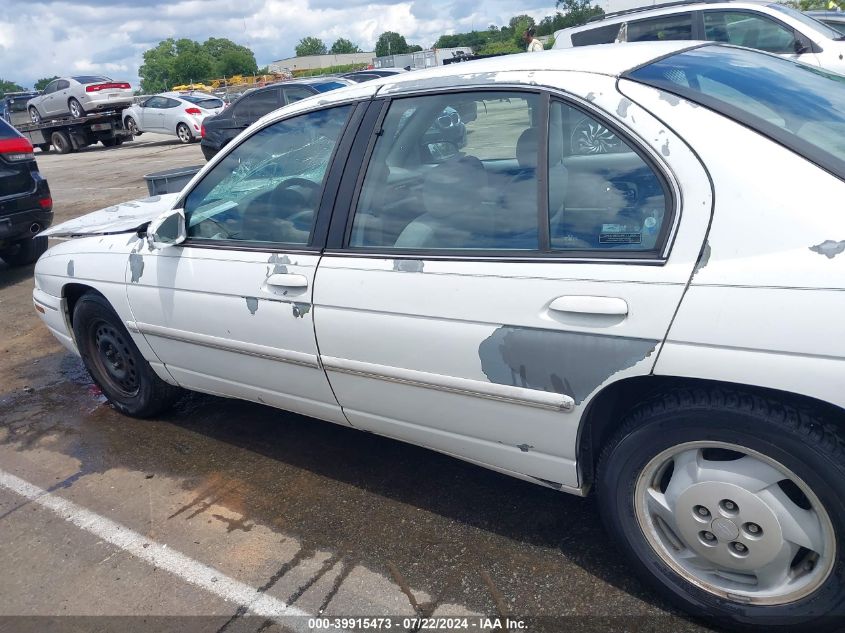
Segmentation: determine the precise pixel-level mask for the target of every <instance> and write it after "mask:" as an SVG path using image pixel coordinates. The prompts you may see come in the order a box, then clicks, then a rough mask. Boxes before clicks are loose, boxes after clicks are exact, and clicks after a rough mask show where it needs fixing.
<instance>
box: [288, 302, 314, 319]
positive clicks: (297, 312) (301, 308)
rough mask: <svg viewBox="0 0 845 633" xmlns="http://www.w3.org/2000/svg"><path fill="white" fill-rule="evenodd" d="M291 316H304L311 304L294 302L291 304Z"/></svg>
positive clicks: (300, 317)
mask: <svg viewBox="0 0 845 633" xmlns="http://www.w3.org/2000/svg"><path fill="white" fill-rule="evenodd" d="M292 305H293V316H294V317H296V318H298V319H302V318H304V317H305V315H306V314H308V313H309V312H311V304H310V303H296V302H294V303H293V304H292Z"/></svg>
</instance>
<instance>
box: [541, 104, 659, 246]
mask: <svg viewBox="0 0 845 633" xmlns="http://www.w3.org/2000/svg"><path fill="white" fill-rule="evenodd" d="M548 165H549V174H548V183H549V239H550V243H551V247H552V249H553V250H566V251H573V250H576V251H577V250H624V251H653V250H655V249H656V248H658V247H659V246H660V245H661V243H662V241H663V240H662V237H663V235H664V234H665V232H666V231H667V230H668V223H669V216H670V210H671V206H670V205H671V196H670V195H669V192H668V190H667V189H666V185H665V184H664V180H663V178H661V177H660V176H659V175H658V174H657V172H656V171H655V170H654V168H653V167H652V166H651V165H650V164H649V163H648V162H646V161H645V160H644V159H643V158H642V157H641V156H640V154H639V153H637V152H636V151H634V149H633V148H632V147H631V146H630V145H629V144H628V143H627V142H626V141H625V140H624V139H623V138H620V137H619V136H618V135H617V134H616V133H615V132H614V131H613V130H611V129H609V128H608V127H607V126H605V125H604V124H603V123H602V122H601V121H599V120H598V119H596V118H594V117H593V116H591V115H589V114H587V113H585V112H583V111H582V110H580V109H578V108H576V107H574V106H571V105H568V104H566V103H562V102H559V101H554V102H552V104H551V108H550V111H549V160H548Z"/></svg>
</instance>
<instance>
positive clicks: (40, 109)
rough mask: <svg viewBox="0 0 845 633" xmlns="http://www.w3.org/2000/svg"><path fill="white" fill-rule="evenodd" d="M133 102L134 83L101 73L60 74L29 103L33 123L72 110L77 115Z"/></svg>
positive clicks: (82, 115) (65, 113) (120, 106)
mask: <svg viewBox="0 0 845 633" xmlns="http://www.w3.org/2000/svg"><path fill="white" fill-rule="evenodd" d="M130 103H132V86H130V85H129V83H128V82H126V81H115V80H113V79H109V78H108V77H102V76H100V75H78V76H76V77H60V78H58V79H54V80H53V81H51V82H50V83H48V84H47V85H46V86H45V88H44V90H42V91H41V94H39V95H38V96H37V97H33V98H32V99H30V100H29V101H28V102H27V104H26V106H27V110H29V117H30V119H32V122H33V123H40V122H41V120H42V119H47V118H51V117H56V116H65V115H67V114H70V116H72V117H73V118H74V119H79V118H81V117H84V116H85V115H86V114H88V113H89V112H94V111H96V110H115V109H119V108H124V107H126V106H127V105H129V104H130Z"/></svg>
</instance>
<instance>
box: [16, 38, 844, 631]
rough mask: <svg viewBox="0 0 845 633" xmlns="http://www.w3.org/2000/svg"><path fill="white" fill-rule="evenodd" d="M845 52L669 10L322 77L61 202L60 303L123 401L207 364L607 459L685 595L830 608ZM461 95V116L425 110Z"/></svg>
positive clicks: (414, 430) (51, 322)
mask: <svg viewBox="0 0 845 633" xmlns="http://www.w3.org/2000/svg"><path fill="white" fill-rule="evenodd" d="M840 79H841V78H838V77H836V76H831V75H828V74H826V73H824V72H822V71H819V70H818V69H811V68H809V67H806V66H803V65H799V64H795V63H792V62H790V61H787V60H784V59H781V58H778V57H776V56H772V55H768V54H766V53H762V52H758V51H752V50H748V49H743V48H736V47H730V46H724V45H714V44H702V43H694V42H692V43H691V42H652V43H643V44H627V45H624V46H623V45H610V46H596V47H585V48H579V49H574V50H567V51H548V52H545V53H540V54H531V55H514V56H509V57H504V58H502V57H499V58H496V59H491V60H480V61H477V62H469V63H465V64H455V65H453V66H447V67H442V68H437V69H430V70H426V71H419V72H414V73H407V74H402V75H397V76H393V77H388V78H384V79H381V80H376V81H372V82H367V83H362V84H359V85H357V86H354V87H349V88H345V89H341V90H337V91H334V92H330V93H326V94H322V95H320V96H319V98H314V99H306V100H303V101H301V102H298V103H295V104H292V105H290V106H287V107H285V108H282V109H280V110H277V111H275V112H272V113H270V114H268V115H267V116H265V117H263V118H262V119H260V120H259V121H258V122H257V123H255V124H254V125H252V126H250V127H249V128H248V129H247V130H246V131H245V132H243V133H242V134H241V135H240V136H238V137H237V138H236V139H235V141H233V142H232V143H231V144H230V145H229V146H227V147H226V148H225V149H224V150H223V151H222V152H221V153H220V154H218V155H217V156H216V157H215V158H214V159H213V160H211V161H210V162H209V163H208V165H206V166H205V168H204V169H203V170H202V171H201V172H200V173H199V174H198V175H197V176H196V177H195V178H194V179H193V180H192V181H191V183H189V184H188V186H187V187H186V188H185V189H184V190H183V191H182V192H181V193H179V194H171V195H167V196H160V197H155V198H148V199H144V200H139V201H135V202H132V203H127V204H125V205H119V206H117V207H111V208H109V209H106V210H104V211H100V212H97V213H94V214H91V215H89V216H85V217H82V218H79V219H77V220H72V221H70V222H67V223H65V224H62V225H59V226H57V227H55V228H52V229H50V230H49V231H47V232H46V234H51V235H65V236H76V237H79V238H80V239H76V240H69V241H65V242H63V243H61V244H59V245H57V246H54V247H53V248H51V249H50V250H49V251H47V253H46V254H45V255H43V256H42V257H41V259H40V260H39V261H38V264H37V266H36V269H35V290H34V293H33V298H34V302H35V308H36V310H37V311H38V313H39V315H40V317H41V318H42V319H43V321H44V323H45V324H46V325H47V327H48V328H49V329H50V330H51V331H52V332H53V334H54V335H55V336H56V337H57V338H58V339H59V340H60V341H61V342H62V343H63V344H64V345H65V346H66V347H67V348H68V349H69V350H72V351H73V352H76V353H78V354H80V355H81V356H82V359H83V360H84V362H85V365H86V366H87V368H88V370H89V371H90V373H91V376H92V377H93V379H94V380H95V381H96V382H97V384H99V385H100V386H101V387H102V390H103V392H104V393H105V394H106V396H107V397H108V398H109V400H110V401H111V403H112V404H113V406H114V407H115V408H117V409H118V410H119V411H122V412H124V413H126V414H127V415H132V416H137V417H149V416H154V415H157V414H158V413H160V412H161V411H163V410H164V409H166V408H167V407H168V406H169V405H170V404H171V403H173V402H174V401H175V400H176V399H177V398H178V397H179V395H180V390H181V389H190V390H196V391H202V392H207V393H213V394H218V395H221V396H228V397H232V398H242V399H245V400H252V401H256V402H262V403H265V404H268V405H271V406H275V407H279V408H281V409H287V410H290V411H295V412H298V413H302V414H305V415H309V416H313V417H315V418H319V419H322V420H328V421H331V422H334V423H337V424H342V425H350V426H352V427H355V428H359V429H363V430H366V431H370V432H374V433H379V434H382V435H386V436H389V437H393V438H397V439H400V440H403V441H407V442H412V443H414V444H419V445H422V446H426V447H429V448H431V449H434V450H437V451H442V452H444V453H448V454H450V455H453V456H455V457H458V458H461V459H465V460H468V461H470V462H473V463H476V464H478V465H481V466H485V467H487V468H492V469H495V470H498V471H500V472H504V473H507V474H510V475H513V476H515V477H519V478H521V479H524V480H527V481H530V482H534V483H536V484H539V485H543V486H547V487H550V488H553V489H555V490H560V491H562V492H569V493H574V494H577V495H586V494H587V493H588V491H590V490H591V489H593V490H595V491H596V492H597V496H598V505H599V508H600V510H601V512H602V515H603V518H604V520H605V524H606V526H607V529H608V531H609V533H610V534H611V535H612V536H613V537H614V539H615V541H616V543H617V544H618V545H619V546H620V548H621V549H622V550H623V551H625V552H626V553H627V555H628V558H629V560H630V562H631V564H632V565H633V566H634V568H635V569H636V571H637V573H638V574H640V575H642V576H643V577H646V578H648V579H650V580H651V581H652V583H653V585H654V586H655V587H656V588H657V590H658V591H660V592H661V593H662V594H663V595H664V596H665V597H666V598H668V599H669V600H671V601H673V602H674V603H676V604H678V605H680V606H681V607H683V608H685V609H687V610H689V611H690V612H692V613H694V614H696V615H699V616H702V617H710V618H714V619H716V620H717V621H718V622H720V623H732V624H734V625H737V626H742V627H749V626H753V625H757V626H759V627H760V629H761V630H766V631H771V630H773V629H776V628H778V629H779V630H780V629H782V630H784V631H787V630H788V631H796V630H805V629H808V630H816V629H818V630H820V629H821V628H822V627H823V626H827V625H828V624H831V623H832V622H834V621H835V620H834V619H833V618H836V617H839V618H842V617H843V616H845V574H843V572H842V570H843V569H845V389H843V384H845V335H843V327H842V315H843V314H845V214H843V213H842V208H841V206H842V202H841V201H842V199H843V197H845V182H843V179H845V144H843V143H842V139H843V137H845V85H843V83H841V81H840ZM447 107H448V108H452V109H453V110H455V111H456V112H457V113H459V114H460V117H461V120H462V121H463V122H464V124H465V125H466V128H467V134H466V143H465V144H464V145H463V146H462V147H458V146H457V145H456V144H455V143H454V141H453V140H450V139H449V138H448V137H445V136H444V137H443V138H436V137H432V135H431V134H430V132H429V131H430V130H431V128H432V123H433V122H434V120H435V118H436V117H438V116H441V115H442V112H443V111H444V109H445V108H447ZM244 424H248V421H247V420H245V421H244ZM280 441H284V438H280ZM401 467H403V466H401V465H397V468H401ZM596 538H601V536H600V535H596ZM828 618H831V619H828ZM839 621H840V622H841V620H839Z"/></svg>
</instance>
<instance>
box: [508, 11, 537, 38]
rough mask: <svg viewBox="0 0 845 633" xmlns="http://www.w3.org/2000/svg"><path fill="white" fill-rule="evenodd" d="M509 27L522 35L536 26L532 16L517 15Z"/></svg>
mask: <svg viewBox="0 0 845 633" xmlns="http://www.w3.org/2000/svg"><path fill="white" fill-rule="evenodd" d="M508 26H509V27H510V28H512V29H514V30H515V31H516V32H517V33H518V34H521V33H522V31H524V30H525V29H527V28H530V27H532V26H534V18H532V17H531V16H530V15H525V14H522V15H515V16H513V17H512V18H511V19H510V20H509V21H508Z"/></svg>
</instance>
